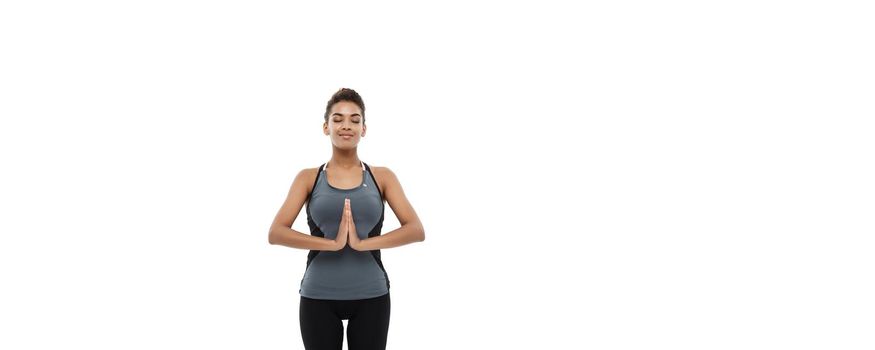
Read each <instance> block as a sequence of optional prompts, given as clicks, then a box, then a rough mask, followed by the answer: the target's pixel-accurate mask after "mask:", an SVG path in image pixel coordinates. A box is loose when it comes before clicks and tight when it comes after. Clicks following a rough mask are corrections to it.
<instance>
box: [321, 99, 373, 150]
mask: <svg viewBox="0 0 875 350" xmlns="http://www.w3.org/2000/svg"><path fill="white" fill-rule="evenodd" d="M322 130H323V132H325V135H328V136H329V137H330V138H331V143H332V144H334V147H337V148H341V149H352V148H356V147H357V146H358V143H359V140H360V139H361V138H362V137H363V136H365V130H367V128H365V124H364V121H363V120H362V110H361V108H359V106H358V105H356V104H355V103H352V102H350V101H340V102H337V103H335V104H334V105H333V106H331V112H329V113H328V122H327V123H324V124H323V125H322ZM345 135H349V136H348V137H347V136H345Z"/></svg>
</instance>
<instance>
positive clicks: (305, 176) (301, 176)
mask: <svg viewBox="0 0 875 350" xmlns="http://www.w3.org/2000/svg"><path fill="white" fill-rule="evenodd" d="M317 175H319V167H315V168H304V169H301V170H300V171H298V175H296V176H295V183H297V184H298V185H299V186H303V187H305V188H306V189H307V193H310V192H312V191H313V184H314V183H315V182H316V176H317Z"/></svg>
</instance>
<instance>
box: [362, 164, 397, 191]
mask: <svg viewBox="0 0 875 350" xmlns="http://www.w3.org/2000/svg"><path fill="white" fill-rule="evenodd" d="M369 166H370V167H371V173H373V174H374V181H376V182H377V186H380V189H381V190H383V192H386V188H391V187H395V185H396V184H398V177H397V176H395V173H394V172H393V171H392V169H390V168H389V167H387V166H371V165H369Z"/></svg>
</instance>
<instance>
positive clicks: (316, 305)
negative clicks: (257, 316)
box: [299, 293, 391, 350]
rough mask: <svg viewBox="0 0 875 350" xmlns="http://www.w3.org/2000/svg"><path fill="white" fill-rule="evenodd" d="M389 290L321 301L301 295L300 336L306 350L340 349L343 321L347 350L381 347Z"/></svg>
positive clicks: (386, 325) (382, 349)
mask: <svg viewBox="0 0 875 350" xmlns="http://www.w3.org/2000/svg"><path fill="white" fill-rule="evenodd" d="M390 304H391V303H390V300H389V293H386V294H385V295H383V296H379V297H376V298H369V299H358V300H325V299H312V298H307V297H304V296H301V304H300V307H299V311H300V312H299V318H300V323H301V337H302V338H303V340H304V348H305V349H307V350H341V349H343V323H342V322H341V321H340V320H349V323H348V325H347V330H346V337H347V348H348V349H349V350H385V349H386V337H387V336H388V335H389V313H390V309H391V307H390Z"/></svg>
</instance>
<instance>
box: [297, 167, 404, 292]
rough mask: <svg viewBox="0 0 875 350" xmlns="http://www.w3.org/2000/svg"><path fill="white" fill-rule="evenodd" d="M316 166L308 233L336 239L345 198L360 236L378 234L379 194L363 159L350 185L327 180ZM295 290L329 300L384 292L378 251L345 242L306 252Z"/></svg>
mask: <svg viewBox="0 0 875 350" xmlns="http://www.w3.org/2000/svg"><path fill="white" fill-rule="evenodd" d="M327 165H328V164H327V163H326V164H323V165H322V166H320V167H319V172H318V175H317V176H316V181H315V184H314V185H313V190H312V191H310V195H309V196H308V198H307V223H308V225H309V226H310V234H311V235H313V236H318V237H324V238H328V239H335V238H336V237H337V229H338V227H339V226H340V219H341V217H342V215H343V202H344V199H346V198H349V199H350V206H351V207H352V216H353V220H354V221H355V229H356V233H357V234H358V236H359V238H361V239H367V238H369V237H374V236H379V235H380V230H381V229H382V227H383V213H384V205H383V196H382V194H381V193H380V188H379V186H378V185H377V183H376V181H374V176H373V173H372V172H371V168H370V167H369V166H368V165H367V164H365V163H364V162H362V182H361V184H359V186H358V187H355V188H350V189H340V188H336V187H334V186H332V185H330V184H329V183H328V180H327V178H326V176H327V175H326V173H325V170H324V169H325V168H326V167H327ZM298 292H299V293H300V294H301V295H302V296H304V297H307V298H313V299H328V300H356V299H367V298H374V297H378V296H382V295H385V294H387V293H389V275H388V274H387V273H386V269H385V268H383V262H382V261H381V259H380V251H379V250H369V251H357V250H355V249H352V248H350V247H349V244H347V245H346V246H345V247H343V249H341V250H339V251H336V252H333V251H325V250H311V251H310V253H309V254H308V255H307V266H306V268H305V270H304V277H303V278H302V279H301V288H300V289H299V290H298Z"/></svg>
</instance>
